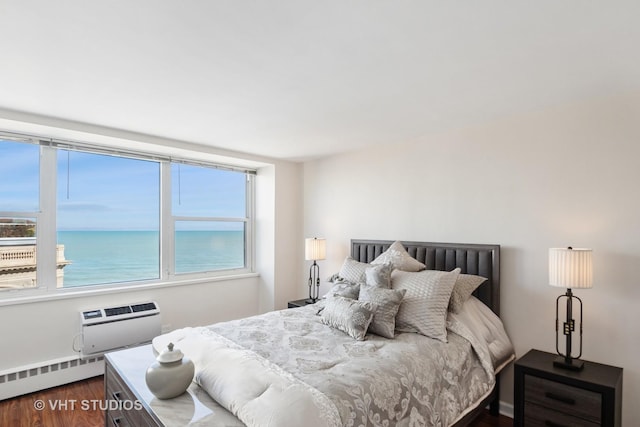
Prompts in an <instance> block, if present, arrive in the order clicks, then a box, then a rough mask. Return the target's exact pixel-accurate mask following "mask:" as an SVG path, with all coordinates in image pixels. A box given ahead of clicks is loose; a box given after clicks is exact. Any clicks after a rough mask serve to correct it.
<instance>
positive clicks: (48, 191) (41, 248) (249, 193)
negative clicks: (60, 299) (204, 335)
mask: <svg viewBox="0 0 640 427" xmlns="http://www.w3.org/2000/svg"><path fill="white" fill-rule="evenodd" d="M0 140H3V141H10V142H16V143H30V144H35V145H38V146H39V149H40V159H39V171H40V176H39V203H40V206H39V209H38V211H37V212H26V211H25V212H10V211H2V210H0V216H2V217H4V216H8V217H15V218H35V220H36V236H37V241H36V257H37V260H36V286H35V287H31V288H19V289H4V290H0V302H2V301H3V300H11V299H12V298H15V297H16V296H18V297H19V298H23V297H30V296H41V295H45V296H49V297H54V296H62V295H65V294H87V293H94V292H111V291H124V290H136V289H139V288H141V287H149V286H151V287H164V286H175V285H181V284H189V283H194V282H207V281H217V280H221V279H232V278H242V277H248V276H255V275H256V273H255V264H254V253H255V234H254V229H255V199H256V198H255V179H254V178H255V175H256V170H254V169H250V168H246V167H236V166H233V165H224V164H219V163H215V162H207V161H195V160H191V159H188V158H176V157H168V156H159V155H156V154H152V153H146V152H142V151H133V150H122V149H116V148H109V147H107V146H100V145H93V144H88V143H83V142H75V141H64V140H55V139H46V138H42V137H41V136H40V137H37V136H29V135H23V134H14V133H5V132H0ZM59 149H66V150H74V151H81V152H87V153H94V154H102V155H111V156H119V157H125V158H133V159H140V160H147V161H154V162H158V164H159V167H160V173H159V180H160V183H159V184H160V185H159V188H160V206H159V208H158V209H159V212H158V214H159V217H160V230H159V232H160V239H159V251H160V257H159V263H160V266H159V267H160V277H159V278H158V279H149V280H139V281H130V282H117V283H104V284H90V285H89V284H88V285H81V286H77V287H68V288H65V287H61V288H58V287H57V286H56V268H57V261H56V246H57V191H56V186H57V178H58V177H57V162H56V159H57V152H58V150H59ZM176 163H185V164H193V165H197V166H202V167H207V168H216V169H223V170H229V171H234V172H238V173H244V175H245V177H246V187H245V189H246V191H245V199H246V200H245V203H246V204H245V208H246V216H245V217H244V218H208V217H207V218H202V219H200V218H198V220H216V221H217V220H225V221H228V220H233V221H238V220H242V221H244V223H245V233H244V252H245V263H244V267H242V268H233V269H220V270H210V271H202V272H189V273H178V274H176V273H175V241H174V236H175V222H176V220H179V219H188V220H194V218H192V217H173V216H172V209H171V197H172V195H171V188H172V183H171V164H176ZM176 218H178V219H176Z"/></svg>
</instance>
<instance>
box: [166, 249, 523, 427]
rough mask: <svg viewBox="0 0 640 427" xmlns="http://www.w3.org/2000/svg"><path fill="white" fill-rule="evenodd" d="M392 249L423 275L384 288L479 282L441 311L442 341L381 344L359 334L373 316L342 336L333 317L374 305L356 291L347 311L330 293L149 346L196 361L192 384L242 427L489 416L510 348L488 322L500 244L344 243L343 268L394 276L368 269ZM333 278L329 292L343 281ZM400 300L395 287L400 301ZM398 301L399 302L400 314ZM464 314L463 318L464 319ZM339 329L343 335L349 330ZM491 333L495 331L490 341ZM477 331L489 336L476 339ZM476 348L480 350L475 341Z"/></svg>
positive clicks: (495, 297)
mask: <svg viewBox="0 0 640 427" xmlns="http://www.w3.org/2000/svg"><path fill="white" fill-rule="evenodd" d="M397 245H400V246H401V248H402V249H403V250H405V251H406V254H407V255H408V256H409V257H410V258H411V259H412V260H415V261H417V262H418V263H422V264H424V266H426V270H429V271H428V272H423V273H419V272H411V273H405V272H404V271H398V270H394V272H393V273H392V274H396V276H394V277H395V279H393V280H395V281H396V282H394V283H397V284H399V285H398V286H399V287H401V286H400V284H401V283H403V280H405V278H406V277H410V278H411V280H414V279H415V278H416V277H418V275H420V274H424V275H429V276H437V277H438V279H437V280H439V282H437V283H440V284H443V283H445V282H447V281H449V282H451V280H453V281H454V282H455V281H456V280H457V279H456V278H458V277H461V276H463V275H466V276H469V277H471V276H482V277H483V278H486V281H484V282H483V283H482V284H481V285H480V286H479V287H477V289H475V291H474V292H473V296H471V297H469V298H468V300H467V301H466V302H465V301H463V302H464V304H463V306H464V308H461V309H460V310H461V311H460V312H459V314H455V313H453V312H447V313H445V317H446V329H447V331H446V334H445V336H444V337H440V338H438V339H434V338H430V337H425V336H423V334H422V333H413V332H404V333H395V334H394V332H393V329H392V331H391V336H390V337H389V336H387V337H385V336H384V335H385V332H381V333H380V334H381V335H378V334H373V333H370V331H367V327H369V325H371V327H372V326H373V322H374V320H375V319H376V318H378V317H379V318H380V319H382V315H381V314H380V312H378V314H375V315H373V314H372V315H371V316H370V317H371V318H370V319H369V321H370V322H371V323H370V324H369V323H367V325H366V326H365V329H364V333H366V335H362V334H363V332H362V330H360V331H359V332H358V331H356V332H353V331H351V330H348V329H341V327H342V325H341V324H340V321H343V320H340V321H339V322H338V324H333V323H332V321H333V320H332V319H333V317H332V316H335V315H336V313H337V314H339V315H340V316H342V315H344V313H345V310H346V309H345V307H347V306H348V307H352V306H355V307H356V308H355V309H354V310H355V311H350V312H349V313H348V315H345V316H346V317H344V318H345V319H347V320H344V321H345V322H347V323H348V322H349V321H352V320H353V319H354V318H358V319H359V317H358V316H360V315H361V314H362V312H364V313H365V314H366V313H367V309H371V311H372V312H375V308H376V307H379V306H381V305H380V304H378V305H376V304H373V305H371V304H372V303H371V302H367V301H362V295H364V289H365V285H362V286H361V287H359V289H361V290H362V291H361V292H363V294H361V297H360V298H359V299H358V301H357V302H355V301H356V300H350V299H349V298H345V297H344V296H341V295H338V294H337V293H334V294H332V295H328V298H326V299H324V300H321V301H319V302H318V303H316V304H313V305H307V306H305V307H300V308H296V309H289V310H281V311H274V312H270V313H266V314H263V315H259V316H253V317H250V318H246V319H239V320H235V321H231V322H222V323H218V324H214V325H209V326H207V327H199V328H184V329H180V330H178V331H173V332H171V333H169V334H165V335H161V336H160V337H157V338H156V339H154V342H153V345H154V349H155V350H156V351H161V350H162V349H163V348H164V347H165V346H166V345H167V344H168V342H173V343H174V344H175V345H176V347H178V348H180V349H181V350H182V351H183V352H184V353H185V355H187V356H188V357H190V358H191V359H192V360H193V361H194V362H195V364H196V382H197V383H198V384H199V385H200V387H201V388H202V389H203V390H205V391H206V392H207V394H208V395H210V396H211V397H213V398H214V399H215V400H216V401H217V402H218V403H220V404H221V405H222V406H223V407H225V408H226V409H227V410H229V411H230V412H232V413H233V414H234V415H235V416H237V417H238V418H239V419H240V420H242V422H243V423H245V424H246V425H250V426H252V425H256V426H258V425H260V426H262V425H265V426H266V425H269V426H278V427H285V426H296V425H300V420H302V419H304V425H305V426H318V427H325V426H339V425H348V426H351V425H353V426H359V425H380V426H394V425H397V426H405V425H424V426H430V425H455V426H463V425H467V424H468V423H469V422H470V421H471V420H472V419H473V418H475V417H476V416H477V414H478V413H479V412H480V411H482V410H483V409H484V408H485V407H486V405H490V408H491V411H492V413H494V414H497V411H498V396H499V390H498V384H499V381H498V379H497V375H498V374H499V371H500V370H501V369H502V368H503V367H504V366H505V365H506V364H508V363H509V362H510V361H511V360H512V359H513V347H512V346H511V343H510V342H509V341H508V337H506V334H505V333H504V329H503V328H502V325H501V323H500V322H499V320H497V317H496V316H495V315H499V312H500V247H499V246H498V245H478V244H451V243H425V242H408V241H403V242H393V241H386V240H352V241H351V257H350V258H348V259H347V260H345V265H346V263H347V262H349V263H350V264H349V265H350V266H353V265H355V266H356V267H358V268H365V267H364V265H365V264H366V266H367V267H366V270H367V278H366V281H367V283H368V281H369V272H370V271H372V270H376V271H378V272H379V271H383V270H388V271H391V270H393V269H391V268H389V264H388V262H378V265H377V266H376V268H373V264H372V263H375V262H376V260H380V259H382V258H384V257H385V256H388V255H389V254H390V253H392V250H393V249H394V248H396V247H397ZM390 248H391V249H390ZM393 254H394V255H396V253H395V252H393ZM403 256H404V255H403ZM389 259H390V258H389ZM389 259H387V260H386V261H389ZM383 261H384V260H383ZM392 261H393V260H392ZM393 262H395V261H393ZM343 268H344V265H343ZM456 269H459V270H456ZM452 270H454V271H455V276H454V277H455V278H454V279H451V276H452V275H453V274H454V273H449V272H450V271H452ZM341 272H342V269H341ZM436 272H442V273H441V274H440V273H436ZM413 273H415V274H413ZM363 277H364V276H363ZM390 277H391V276H390ZM334 279H335V277H334ZM339 279H340V280H338V282H339V284H340V285H342V284H344V283H353V282H350V281H347V280H344V281H342V280H343V278H339ZM372 280H373V279H372ZM363 281H364V280H363ZM447 283H448V282H447ZM439 286H440V285H439ZM338 287H339V286H337V285H336V286H335V287H334V288H333V289H337V288H338ZM451 287H453V282H451ZM434 289H440V287H436V288H434ZM370 290H375V291H376V292H378V291H379V290H378V288H377V287H375V286H371V287H369V286H367V292H368V291H370ZM380 292H382V291H380ZM384 292H387V291H384ZM393 292H395V293H396V294H397V293H398V292H401V290H400V289H397V290H394V291H393ZM405 292H407V293H406V294H405ZM410 292H411V291H407V290H402V295H405V296H408V295H409V293H410ZM438 292H440V291H438ZM447 295H451V290H449V294H447ZM430 298H431V297H430ZM448 300H449V296H447V301H448ZM407 301H409V300H408V299H405V301H404V302H402V304H405V303H406V306H407V307H409V303H408V302H407ZM411 301H414V300H413V299H411ZM367 304H369V305H367ZM478 304H479V305H478ZM472 306H473V307H472ZM480 306H481V307H480ZM371 307H373V308H371ZM460 307H462V306H460ZM467 307H472V308H467ZM487 307H488V309H490V310H488V309H487ZM450 308H451V307H449V309H450ZM478 309H482V310H480V311H481V312H480V314H475V311H473V310H478ZM349 310H351V308H350V309H349ZM358 310H360V311H358ZM396 310H398V308H396ZM402 310H403V306H402V305H400V311H396V313H397V317H396V320H398V321H399V320H400V318H401V314H402V313H405V312H407V310H408V309H405V310H404V311H402ZM483 310H484V311H483ZM445 311H447V307H445ZM472 311H473V313H474V314H469V313H472ZM491 312H493V313H495V315H490V313H491ZM405 314H406V313H405ZM474 316H480V317H482V319H488V320H477V319H479V318H480V317H474ZM405 317H406V316H405ZM372 319H374V320H372ZM477 323H483V325H484V326H481V325H477ZM349 325H350V326H346V327H347V328H350V327H352V326H353V325H352V324H349ZM397 325H398V324H396V326H397ZM378 326H380V325H378ZM385 326H387V327H388V325H385V324H384V322H383V323H382V327H383V328H384V327H385ZM438 327H439V326H438ZM481 328H484V329H481ZM356 329H357V328H356ZM493 329H495V330H499V331H497V332H496V333H495V335H493V332H491V330H493ZM405 330H407V329H405ZM436 331H438V329H437V328H436ZM345 332H346V333H345ZM358 333H360V335H358ZM386 333H388V332H386ZM354 334H355V335H354ZM487 334H489V335H491V337H490V339H486V337H484V338H482V337H480V336H481V335H487ZM479 337H480V338H479ZM485 339H486V343H485V342H480V341H483V340H485ZM491 340H493V341H492V342H491V343H489V341H491ZM491 347H493V348H491ZM496 347H497V348H498V350H496ZM494 353H496V354H494ZM428 355H432V356H428Z"/></svg>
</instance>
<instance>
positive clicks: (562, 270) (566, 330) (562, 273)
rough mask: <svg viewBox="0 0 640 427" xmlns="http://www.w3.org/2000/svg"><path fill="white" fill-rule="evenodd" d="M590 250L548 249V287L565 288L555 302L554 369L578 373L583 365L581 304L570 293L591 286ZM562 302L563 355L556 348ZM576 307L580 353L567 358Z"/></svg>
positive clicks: (580, 301)
mask: <svg viewBox="0 0 640 427" xmlns="http://www.w3.org/2000/svg"><path fill="white" fill-rule="evenodd" d="M592 252H593V251H592V250H591V249H578V248H576V249H574V248H572V247H568V248H551V249H549V284H550V285H551V286H555V287H559V288H566V289H567V292H566V293H565V294H564V295H560V296H559V297H558V298H557V299H556V352H557V353H558V355H559V356H560V357H558V358H557V359H556V360H555V361H554V362H553V365H554V366H556V367H558V368H563V369H569V370H572V371H580V370H582V368H583V367H584V362H583V361H582V360H580V356H582V300H581V299H580V298H578V297H577V296H575V295H573V292H572V291H571V289H586V288H591V287H592V286H593V266H592ZM562 298H566V301H565V304H566V320H565V322H564V323H563V328H562V333H563V334H564V335H565V339H566V344H565V353H564V354H563V353H562V352H560V346H559V342H558V341H559V336H558V335H559V334H558V331H559V327H560V321H559V318H558V317H559V316H558V313H559V305H560V300H561V299H562ZM574 299H575V300H577V301H578V302H579V303H580V306H579V308H580V329H579V331H580V351H579V353H578V356H576V357H573V356H572V355H571V345H572V337H571V335H572V333H573V332H574V331H575V328H576V325H575V321H574V319H573V300H574Z"/></svg>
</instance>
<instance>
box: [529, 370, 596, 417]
mask: <svg viewBox="0 0 640 427" xmlns="http://www.w3.org/2000/svg"><path fill="white" fill-rule="evenodd" d="M524 391H525V401H526V402H529V403H533V404H536V405H538V406H541V407H543V408H548V409H551V410H554V411H558V412H563V413H565V414H569V415H571V416H572V417H578V418H581V419H583V420H588V421H592V422H593V423H595V424H600V421H601V416H602V395H601V394H600V393H594V392H592V391H589V390H583V389H580V388H576V387H572V386H570V385H566V384H562V383H559V382H554V381H549V380H546V379H544V378H540V377H536V376H533V375H525V376H524ZM525 417H528V415H527V414H526V409H525ZM560 425H562V424H561V423H560Z"/></svg>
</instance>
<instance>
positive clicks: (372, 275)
mask: <svg viewBox="0 0 640 427" xmlns="http://www.w3.org/2000/svg"><path fill="white" fill-rule="evenodd" d="M392 271H393V265H391V264H379V265H370V266H368V267H367V268H366V269H365V270H364V277H365V283H366V284H367V285H371V286H378V287H380V288H386V289H390V288H391V272H392Z"/></svg>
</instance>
